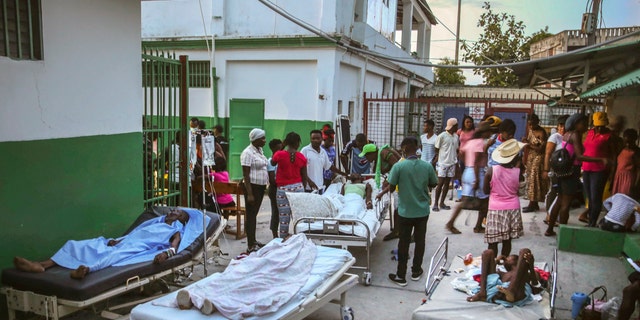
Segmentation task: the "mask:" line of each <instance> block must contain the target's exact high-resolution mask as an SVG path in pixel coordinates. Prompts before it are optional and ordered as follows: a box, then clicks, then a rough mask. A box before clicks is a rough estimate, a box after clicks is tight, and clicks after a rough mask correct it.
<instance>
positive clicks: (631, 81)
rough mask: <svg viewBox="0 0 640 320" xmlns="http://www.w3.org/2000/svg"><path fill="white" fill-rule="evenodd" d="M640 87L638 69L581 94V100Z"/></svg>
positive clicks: (639, 71)
mask: <svg viewBox="0 0 640 320" xmlns="http://www.w3.org/2000/svg"><path fill="white" fill-rule="evenodd" d="M637 85H640V69H636V70H634V71H631V72H629V73H627V74H625V75H623V76H621V77H619V78H616V79H613V80H611V81H608V82H606V83H604V84H601V85H599V86H597V87H595V88H593V89H591V90H588V91H586V92H583V93H582V94H580V98H583V99H584V98H592V97H597V96H600V95H605V94H607V93H609V92H612V91H616V90H620V89H624V88H626V87H630V86H637Z"/></svg>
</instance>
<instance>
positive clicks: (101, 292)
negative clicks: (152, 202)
mask: <svg viewBox="0 0 640 320" xmlns="http://www.w3.org/2000/svg"><path fill="white" fill-rule="evenodd" d="M172 209H173V207H153V208H151V209H147V210H145V212H143V213H142V214H141V215H140V216H139V217H138V218H137V219H136V221H135V222H134V223H133V224H132V225H131V227H129V229H128V230H127V232H125V234H128V233H129V232H130V231H131V230H133V229H134V228H135V227H137V226H138V225H139V224H141V223H142V222H144V221H147V220H149V219H152V218H156V217H159V216H161V215H166V214H168V213H169V212H170V211H171V210H172ZM207 215H208V216H209V218H211V220H210V221H209V224H208V225H207V228H206V230H207V238H206V246H203V237H202V234H201V235H200V236H199V237H198V238H197V239H196V240H194V241H193V242H192V243H191V245H189V246H188V247H187V248H186V249H184V250H182V251H180V252H179V253H178V254H176V255H175V256H173V257H171V258H169V259H168V260H166V261H165V262H163V263H162V264H154V263H153V262H152V261H149V262H141V263H136V264H131V265H125V266H118V267H114V266H112V267H109V268H106V269H102V270H99V271H96V272H91V273H89V274H88V275H87V276H86V277H85V278H84V279H82V280H75V279H71V278H70V277H69V272H70V270H69V269H66V268H63V267H60V266H55V267H51V268H49V269H47V271H46V272H43V273H28V272H22V271H19V270H16V269H14V268H10V269H5V270H2V288H1V289H0V290H1V292H2V294H5V295H6V297H7V308H8V311H9V319H10V320H12V319H15V317H16V311H23V312H33V313H35V314H38V315H42V316H45V317H46V318H47V319H54V320H57V319H59V318H60V317H63V316H65V315H68V314H71V313H73V312H76V311H79V310H82V309H84V308H87V307H91V306H93V305H95V304H96V303H99V302H103V301H106V300H108V299H110V298H113V297H116V296H119V295H121V294H123V293H125V292H128V291H130V290H133V289H142V287H143V286H145V285H148V284H150V283H152V282H155V281H158V280H161V278H163V277H165V276H167V275H170V274H173V273H179V272H181V271H183V270H185V269H186V268H193V266H194V265H196V264H198V263H201V262H202V260H203V256H204V255H205V254H206V253H205V250H209V249H210V248H211V246H212V245H213V242H214V241H215V240H216V239H217V238H218V237H219V236H220V234H221V232H222V231H223V230H224V227H225V225H226V220H224V219H223V218H221V217H220V216H219V215H218V214H215V213H209V212H207ZM112 315H115V314H114V313H111V312H108V311H103V316H105V317H109V316H112Z"/></svg>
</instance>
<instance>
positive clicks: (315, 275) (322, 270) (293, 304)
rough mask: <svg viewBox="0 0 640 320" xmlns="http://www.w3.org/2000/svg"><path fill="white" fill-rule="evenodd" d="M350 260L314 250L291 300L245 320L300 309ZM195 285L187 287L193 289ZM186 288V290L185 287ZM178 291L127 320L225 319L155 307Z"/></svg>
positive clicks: (329, 251)
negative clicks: (309, 266) (307, 272)
mask: <svg viewBox="0 0 640 320" xmlns="http://www.w3.org/2000/svg"><path fill="white" fill-rule="evenodd" d="M352 260H353V257H352V255H351V253H349V252H348V251H346V250H342V249H336V248H331V247H322V246H317V253H316V260H315V262H314V263H313V267H312V269H311V274H310V276H309V279H308V280H307V282H306V283H305V285H304V286H303V287H302V288H301V289H300V290H299V291H298V292H297V293H296V294H295V295H294V296H293V298H291V300H290V301H289V302H288V303H286V304H285V305H283V306H282V307H281V308H280V309H279V310H278V311H277V312H274V313H272V314H270V315H268V316H264V315H262V316H260V317H251V318H247V319H279V318H281V317H283V316H285V315H286V314H287V313H289V312H291V311H292V310H294V309H296V308H297V307H298V306H300V305H301V304H302V303H303V302H304V301H305V299H307V297H309V296H311V295H313V294H315V293H316V290H317V289H318V288H319V287H320V286H321V285H322V284H323V283H324V282H325V281H326V280H327V279H329V278H330V277H331V276H332V275H334V274H335V273H336V272H338V271H340V272H346V271H347V270H348V266H346V267H345V265H346V264H348V263H349V262H350V261H351V263H353V262H352ZM210 280H211V276H209V277H207V278H204V279H202V280H200V281H198V283H202V282H203V281H210ZM193 285H195V284H191V285H190V286H193ZM187 288H189V286H188V287H187ZM177 294H178V291H174V292H172V293H170V294H168V295H166V296H163V297H160V298H158V299H156V300H152V301H149V302H146V303H144V304H141V305H138V306H136V307H135V308H133V310H131V316H130V319H131V320H143V319H144V320H170V319H189V320H199V319H202V320H205V319H207V320H209V319H226V318H225V317H223V316H222V315H221V314H220V313H214V314H213V315H210V316H206V315H204V314H202V313H201V312H200V311H199V310H197V309H191V310H179V309H177V308H169V307H164V306H159V305H155V304H154V301H155V302H157V303H160V304H167V302H168V301H173V300H175V299H176V296H177Z"/></svg>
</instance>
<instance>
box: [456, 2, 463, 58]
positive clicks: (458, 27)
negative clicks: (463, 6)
mask: <svg viewBox="0 0 640 320" xmlns="http://www.w3.org/2000/svg"><path fill="white" fill-rule="evenodd" d="M461 1H462V0H458V26H457V27H456V58H455V64H456V65H457V64H458V51H459V50H460V2H461Z"/></svg>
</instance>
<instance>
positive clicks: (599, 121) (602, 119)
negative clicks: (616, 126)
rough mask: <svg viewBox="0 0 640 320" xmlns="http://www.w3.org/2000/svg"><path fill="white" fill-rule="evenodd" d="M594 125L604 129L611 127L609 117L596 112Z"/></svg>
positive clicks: (603, 113) (604, 113)
mask: <svg viewBox="0 0 640 320" xmlns="http://www.w3.org/2000/svg"><path fill="white" fill-rule="evenodd" d="M593 125H594V126H596V127H603V126H607V125H609V117H607V113H606V112H596V113H594V114H593Z"/></svg>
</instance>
